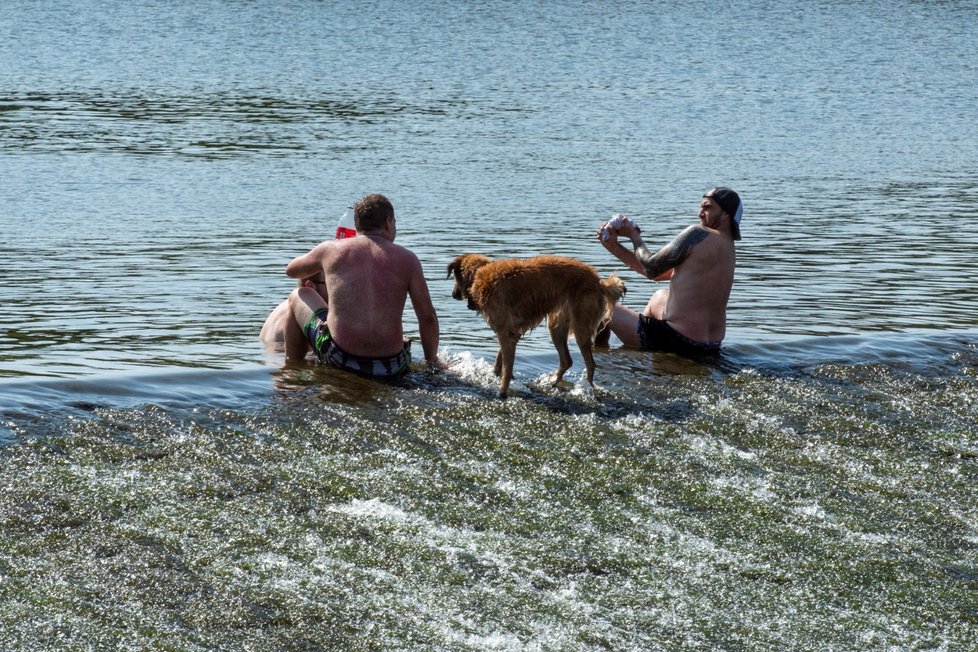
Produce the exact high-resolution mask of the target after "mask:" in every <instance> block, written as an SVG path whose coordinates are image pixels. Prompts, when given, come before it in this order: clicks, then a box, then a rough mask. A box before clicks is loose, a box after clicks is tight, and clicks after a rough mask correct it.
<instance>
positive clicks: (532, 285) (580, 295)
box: [448, 254, 625, 398]
mask: <svg viewBox="0 0 978 652" xmlns="http://www.w3.org/2000/svg"><path fill="white" fill-rule="evenodd" d="M452 276H454V277H455V287H454V288H453V289H452V297H453V298H455V299H458V300H463V299H464V300H465V301H467V302H468V306H469V308H471V309H472V310H475V311H477V312H478V313H479V314H481V315H482V316H483V317H484V318H485V320H486V322H487V323H488V324H489V327H490V328H491V329H492V330H493V332H495V333H496V338H497V339H498V340H499V353H497V354H496V362H495V366H494V368H493V370H494V372H495V373H496V375H497V376H499V396H500V398H506V395H507V392H508V391H509V383H510V381H511V380H512V379H513V361H514V360H515V358H516V343H517V342H519V340H520V338H521V337H522V336H523V334H524V333H526V332H527V331H529V330H530V329H532V328H534V327H536V326H537V325H539V324H540V323H541V322H542V321H543V320H544V319H546V320H547V328H548V329H549V330H550V338H551V339H552V340H553V343H554V347H556V349H557V356H558V357H559V358H560V363H559V366H558V368H557V378H556V380H555V383H559V382H560V381H561V380H562V379H563V377H564V373H566V372H567V370H568V369H570V367H571V365H572V364H573V363H572V361H571V355H570V350H569V349H568V348H567V337H568V335H569V334H571V333H572V334H573V335H574V339H575V340H576V341H577V346H578V348H579V349H580V350H581V355H582V356H583V357H584V365H585V366H586V368H587V379H588V382H589V383H591V385H592V386H593V385H594V338H595V335H596V334H597V332H598V330H599V329H601V328H602V327H603V326H607V325H608V324H609V323H610V321H611V315H612V311H613V310H614V306H615V303H617V302H618V300H619V299H621V297H622V296H623V295H624V294H625V284H624V283H623V282H622V281H621V279H619V278H618V277H617V276H615V275H614V274H612V275H611V276H610V277H608V278H607V279H606V280H601V277H599V276H598V273H597V271H596V270H595V269H594V268H593V267H591V266H590V265H586V264H584V263H582V262H581V261H579V260H575V259H573V258H566V257H563V256H536V257H533V258H527V259H522V260H517V259H508V260H496V261H493V260H490V259H489V258H487V257H485V256H482V255H479V254H463V255H461V256H457V257H456V258H455V259H454V260H453V261H452V262H451V263H450V264H449V265H448V278H452Z"/></svg>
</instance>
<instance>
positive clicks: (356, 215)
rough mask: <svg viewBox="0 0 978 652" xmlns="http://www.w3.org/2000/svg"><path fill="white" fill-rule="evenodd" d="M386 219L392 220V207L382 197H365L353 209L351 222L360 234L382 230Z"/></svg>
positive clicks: (385, 198) (387, 200)
mask: <svg viewBox="0 0 978 652" xmlns="http://www.w3.org/2000/svg"><path fill="white" fill-rule="evenodd" d="M387 218H390V219H394V206H392V205H391V202H390V200H389V199H387V197H384V196H383V195H377V194H373V195H367V196H366V197H364V198H363V199H361V200H360V201H358V202H357V203H356V206H354V207H353V221H354V223H355V224H356V227H357V231H358V232H360V233H363V232H364V231H373V230H374V229H379V228H382V227H383V226H384V222H386V221H387Z"/></svg>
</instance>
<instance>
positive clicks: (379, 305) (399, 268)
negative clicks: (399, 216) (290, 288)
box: [288, 235, 420, 356]
mask: <svg viewBox="0 0 978 652" xmlns="http://www.w3.org/2000/svg"><path fill="white" fill-rule="evenodd" d="M307 256H310V257H311V259H310V260H308V261H305V260H303V259H304V258H305V257H301V258H299V259H297V262H294V265H295V267H293V265H290V266H289V272H288V273H289V274H290V275H292V274H293V271H292V270H293V269H295V270H302V269H303V267H302V265H304V264H308V265H312V266H313V267H312V268H313V269H322V271H323V272H324V274H325V276H326V292H327V295H328V296H329V299H328V301H329V314H328V317H327V320H326V323H327V324H328V326H329V332H330V333H331V334H332V336H333V338H334V339H335V340H336V342H337V343H338V344H339V345H340V346H342V347H343V349H344V350H345V351H348V352H350V353H352V354H353V355H363V356H385V355H393V354H395V353H397V352H398V351H400V350H401V349H402V348H403V346H404V332H403V330H402V324H401V316H402V314H403V312H404V303H405V299H407V296H408V291H409V289H410V280H411V277H412V275H413V274H415V273H418V272H419V270H420V263H419V262H418V260H417V258H416V257H415V256H414V254H412V253H411V252H410V251H408V250H407V249H405V248H404V247H401V246H399V245H396V244H394V243H392V242H390V241H388V240H386V239H384V238H380V237H371V236H366V235H361V236H358V237H356V238H347V239H343V240H331V241H328V242H324V243H323V244H321V245H319V246H318V247H316V248H315V249H313V250H312V252H310V254H307ZM297 273H298V274H300V275H301V271H297Z"/></svg>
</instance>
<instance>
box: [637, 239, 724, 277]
mask: <svg viewBox="0 0 978 652" xmlns="http://www.w3.org/2000/svg"><path fill="white" fill-rule="evenodd" d="M709 234H710V232H709V231H707V230H706V229H704V228H703V227H700V226H691V227H689V228H688V229H686V230H685V231H683V232H682V233H680V234H679V235H677V236H676V239H675V240H673V241H672V242H670V243H669V244H667V245H666V246H665V247H663V248H662V249H661V250H660V251H659V252H658V253H655V254H653V253H652V252H651V251H649V250H648V248H647V247H646V246H645V244H641V245H639V246H637V247H636V248H635V256H636V257H637V258H638V260H639V262H640V263H642V268H643V269H645V274H646V276H648V277H649V278H655V277H657V276H659V275H660V274H662V273H664V272H666V271H668V270H670V269H672V268H673V267H675V266H676V265H678V264H679V263H681V262H683V261H684V260H686V258H687V257H688V256H689V253H690V252H691V251H692V250H693V247H695V246H696V245H698V244H699V243H701V242H703V241H704V240H706V238H707V236H708V235H709Z"/></svg>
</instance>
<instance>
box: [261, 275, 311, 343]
mask: <svg viewBox="0 0 978 652" xmlns="http://www.w3.org/2000/svg"><path fill="white" fill-rule="evenodd" d="M296 286H297V287H300V288H301V287H307V288H312V289H313V290H315V291H316V292H318V293H319V296H321V297H322V298H323V300H324V301H326V300H327V297H326V278H325V275H324V274H323V273H322V271H320V272H318V273H316V274H314V275H312V276H311V277H309V278H307V279H300V280H299V281H298V282H297V285H296ZM292 319H293V317H292V309H291V308H290V307H289V300H288V298H286V299H285V300H283V301H282V303H280V304H278V305H277V306H275V309H274V310H272V312H270V313H268V317H266V318H265V323H264V324H262V327H261V332H260V333H259V334H258V339H259V340H261V342H262V344H264V345H265V346H266V347H268V348H269V349H272V350H275V351H284V350H285V331H286V329H287V328H288V326H289V321H291V320H292Z"/></svg>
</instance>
